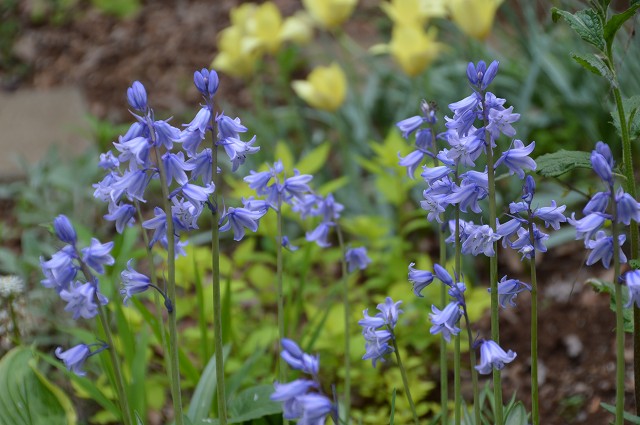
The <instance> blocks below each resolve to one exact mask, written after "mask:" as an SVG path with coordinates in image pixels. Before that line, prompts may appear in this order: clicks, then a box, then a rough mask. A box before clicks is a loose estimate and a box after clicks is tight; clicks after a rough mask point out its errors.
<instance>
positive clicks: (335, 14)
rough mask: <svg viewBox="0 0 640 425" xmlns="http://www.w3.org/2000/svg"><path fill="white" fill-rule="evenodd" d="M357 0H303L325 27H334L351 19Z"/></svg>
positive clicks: (319, 22)
mask: <svg viewBox="0 0 640 425" xmlns="http://www.w3.org/2000/svg"><path fill="white" fill-rule="evenodd" d="M356 3H357V0H302V4H303V5H304V7H305V9H307V11H308V12H309V14H310V15H311V17H312V18H313V19H314V20H315V21H316V22H317V23H318V24H320V26H322V27H323V28H325V29H333V28H336V27H338V26H339V25H341V24H342V23H343V22H344V21H346V20H347V19H349V17H350V16H351V14H352V13H353V10H354V9H355V7H356Z"/></svg>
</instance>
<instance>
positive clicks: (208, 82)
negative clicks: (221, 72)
mask: <svg viewBox="0 0 640 425" xmlns="http://www.w3.org/2000/svg"><path fill="white" fill-rule="evenodd" d="M193 83H194V84H195V86H196V88H197V89H198V91H199V92H200V93H202V96H204V97H205V99H211V98H213V96H214V95H215V94H216V92H217V91H218V85H219V84H220V80H219V78H218V73H217V72H216V71H214V70H213V69H212V70H208V69H207V68H202V69H201V70H200V71H196V72H194V73H193Z"/></svg>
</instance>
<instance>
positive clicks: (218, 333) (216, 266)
mask: <svg viewBox="0 0 640 425" xmlns="http://www.w3.org/2000/svg"><path fill="white" fill-rule="evenodd" d="M213 122H214V117H213V113H212V114H211V178H212V179H213V184H214V185H215V187H216V189H215V191H214V192H213V194H212V196H213V211H212V212H211V221H212V223H211V280H212V284H213V344H214V352H215V355H216V392H217V394H218V423H219V424H220V425H226V424H227V396H226V387H225V384H224V355H223V354H222V350H223V348H222V307H221V305H222V302H221V298H222V297H221V295H220V235H219V233H220V232H219V230H218V225H219V221H220V207H219V199H220V198H219V196H218V193H219V192H220V178H219V176H218V146H217V144H216V134H215V131H214V124H213Z"/></svg>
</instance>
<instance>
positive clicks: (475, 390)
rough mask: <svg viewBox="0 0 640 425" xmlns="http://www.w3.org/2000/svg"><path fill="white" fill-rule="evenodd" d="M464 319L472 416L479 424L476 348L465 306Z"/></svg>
mask: <svg viewBox="0 0 640 425" xmlns="http://www.w3.org/2000/svg"><path fill="white" fill-rule="evenodd" d="M463 312H464V321H465V322H466V324H467V339H469V361H470V362H471V383H472V386H473V416H474V418H475V423H476V424H481V423H482V422H481V419H480V390H479V389H478V371H477V370H476V368H475V365H476V350H474V349H473V334H472V333H471V321H469V315H468V314H467V307H465V308H464V309H463Z"/></svg>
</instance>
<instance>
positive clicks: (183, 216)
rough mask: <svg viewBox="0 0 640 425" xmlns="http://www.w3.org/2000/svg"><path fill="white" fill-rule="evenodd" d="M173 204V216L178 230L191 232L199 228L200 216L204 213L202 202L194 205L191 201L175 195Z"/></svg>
mask: <svg viewBox="0 0 640 425" xmlns="http://www.w3.org/2000/svg"><path fill="white" fill-rule="evenodd" d="M171 201H172V202H173V205H172V206H171V216H172V217H173V223H174V225H175V229H176V231H177V232H190V231H191V230H195V229H198V218H199V217H200V214H201V213H202V207H201V205H200V204H198V205H197V206H196V205H193V204H192V203H191V202H190V201H185V200H184V199H179V198H178V197H174V198H173V199H172V200H171Z"/></svg>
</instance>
